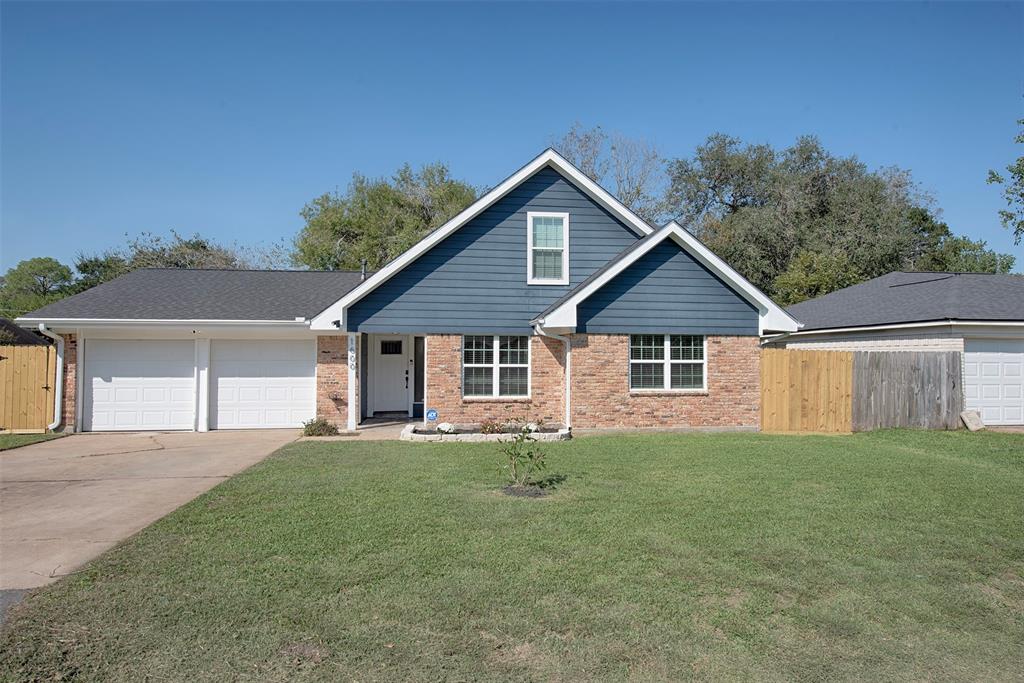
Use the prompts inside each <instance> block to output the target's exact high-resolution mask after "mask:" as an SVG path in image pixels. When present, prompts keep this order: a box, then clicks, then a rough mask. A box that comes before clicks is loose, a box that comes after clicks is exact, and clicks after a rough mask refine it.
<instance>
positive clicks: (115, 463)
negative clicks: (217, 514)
mask: <svg viewBox="0 0 1024 683" xmlns="http://www.w3.org/2000/svg"><path fill="white" fill-rule="evenodd" d="M298 435H299V434H298V432H297V431H293V430H262V431H238V432H232V431H224V432H209V433H205V434H198V433H194V432H159V433H152V432H150V433H123V434H110V433H107V434H76V435H74V436H70V437H67V438H64V439H56V440H54V441H47V442H44V443H39V444H34V445H32V446H25V447H23V448H16V449H13V450H10V451H3V452H2V453H0V590H4V591H6V590H10V589H24V588H35V587H37V586H42V585H45V584H47V583H50V582H52V581H55V580H56V579H58V578H60V577H61V576H64V575H65V574H68V573H69V572H73V571H74V570H75V569H76V568H78V567H79V566H81V565H82V564H83V563H85V562H87V561H88V560H91V559H92V558H94V557H96V556H97V555H99V554H100V553H102V552H103V551H104V550H107V549H108V548H111V547H112V546H114V545H115V544H117V543H118V542H119V541H121V540H123V539H125V538H127V537H128V536H130V535H132V534H134V533H135V532H137V531H139V530H141V529H143V528H145V527H146V526H148V525H150V524H152V523H153V522H154V521H156V520H157V519H159V518H161V517H163V516H164V515H166V514H167V513H169V512H171V511H172V510H174V509H175V508H177V507H179V506H181V505H183V504H184V503H187V502H188V501H190V500H192V499H193V498H195V497H196V496H198V495H199V494H200V493H202V492H204V491H206V490H208V489H210V488H212V487H213V486H215V485H217V484H218V483H220V482H222V481H224V480H225V479H226V478H228V477H230V476H231V475H233V474H236V473H238V472H240V471H242V470H244V469H245V468H247V467H249V466H250V465H253V464H255V463H257V462H259V461H260V460H262V459H263V458H265V457H267V456H268V455H270V454H271V453H273V452H274V451H275V450H277V449H278V448H280V447H281V446H283V445H285V444H286V443H288V442H290V441H293V440H294V439H295V438H297V437H298Z"/></svg>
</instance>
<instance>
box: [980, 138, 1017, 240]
mask: <svg viewBox="0 0 1024 683" xmlns="http://www.w3.org/2000/svg"><path fill="white" fill-rule="evenodd" d="M1017 125H1019V126H1020V127H1021V132H1020V133H1018V134H1017V137H1015V138H1014V142H1016V143H1017V144H1018V145H1024V119H1018V120H1017ZM1006 172H1007V173H1008V174H1009V180H1007V179H1006V178H1005V177H1004V176H1003V175H1002V174H1001V173H997V172H996V171H989V172H988V182H989V183H990V184H995V185H1002V186H1003V198H1004V199H1005V200H1006V208H1005V209H1002V210H1000V211H999V220H1000V221H1001V222H1002V224H1003V227H1004V228H1006V229H1007V230H1012V231H1013V243H1014V244H1020V239H1021V237H1022V236H1024V156H1019V157H1017V161H1015V162H1014V163H1012V164H1010V165H1009V166H1007V167H1006Z"/></svg>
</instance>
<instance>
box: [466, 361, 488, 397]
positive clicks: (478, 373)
mask: <svg viewBox="0 0 1024 683" xmlns="http://www.w3.org/2000/svg"><path fill="white" fill-rule="evenodd" d="M492 377H493V375H492V371H491V368H463V369H462V395H463V396H490V395H491V394H492V393H493V392H492V388H493V384H492V383H491V379H492Z"/></svg>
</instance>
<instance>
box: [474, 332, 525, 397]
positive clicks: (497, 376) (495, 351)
mask: <svg viewBox="0 0 1024 683" xmlns="http://www.w3.org/2000/svg"><path fill="white" fill-rule="evenodd" d="M466 337H490V338H491V350H492V357H491V362H490V363H467V362H466ZM502 337H526V365H521V364H509V363H505V364H502V363H501V338H502ZM460 354H461V367H460V369H459V384H460V385H461V387H462V399H463V400H464V401H493V400H495V399H498V400H502V401H504V400H509V401H518V400H522V399H525V398H530V397H531V395H532V393H533V372H532V368H533V339H532V338H531V336H530V335H525V334H493V335H491V334H464V335H462V349H461V352H460ZM522 367H525V368H526V393H525V394H517V395H515V396H502V395H501V394H499V393H498V391H499V390H500V387H501V368H522ZM466 368H491V393H490V395H480V394H475V395H473V396H467V395H466Z"/></svg>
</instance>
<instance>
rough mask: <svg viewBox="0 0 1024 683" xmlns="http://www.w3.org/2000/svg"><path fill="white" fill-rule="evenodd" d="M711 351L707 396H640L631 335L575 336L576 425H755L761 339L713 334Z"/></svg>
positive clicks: (592, 426) (603, 426)
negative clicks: (632, 380) (633, 382)
mask: <svg viewBox="0 0 1024 683" xmlns="http://www.w3.org/2000/svg"><path fill="white" fill-rule="evenodd" d="M707 349H708V359H707V373H708V391H707V393H706V394H700V395H697V394H671V393H667V392H666V393H661V394H650V393H645V394H638V393H630V391H629V335H609V334H589V335H582V334H577V335H573V337H572V380H573V382H572V412H573V427H577V428H616V427H622V428H631V427H747V428H749V427H754V428H757V427H758V426H759V425H760V420H761V412H760V411H761V387H760V384H761V375H760V358H761V355H760V348H759V345H758V339H757V338H756V337H712V336H709V337H708V339H707Z"/></svg>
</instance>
